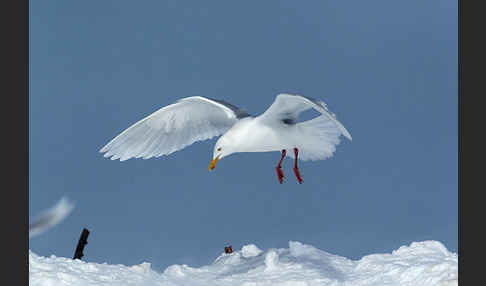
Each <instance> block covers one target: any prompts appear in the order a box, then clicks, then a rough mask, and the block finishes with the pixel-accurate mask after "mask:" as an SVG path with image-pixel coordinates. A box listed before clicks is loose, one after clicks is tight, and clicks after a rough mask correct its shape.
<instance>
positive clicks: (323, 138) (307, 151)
mask: <svg viewBox="0 0 486 286" xmlns="http://www.w3.org/2000/svg"><path fill="white" fill-rule="evenodd" d="M295 128H296V131H297V132H298V133H299V135H298V138H299V139H300V140H299V142H297V143H296V144H295V145H296V146H297V148H299V156H298V158H299V159H301V160H303V161H307V160H324V159H327V158H329V157H331V156H332V155H333V153H334V151H336V146H337V145H338V144H339V143H340V139H339V136H340V135H344V134H343V132H342V130H341V129H340V128H339V126H337V124H336V123H335V122H333V121H330V120H329V119H328V118H327V117H326V116H324V115H321V116H318V117H316V118H314V119H311V120H308V121H304V122H300V123H297V124H296V125H295ZM289 156H290V157H292V158H293V157H294V155H293V152H289Z"/></svg>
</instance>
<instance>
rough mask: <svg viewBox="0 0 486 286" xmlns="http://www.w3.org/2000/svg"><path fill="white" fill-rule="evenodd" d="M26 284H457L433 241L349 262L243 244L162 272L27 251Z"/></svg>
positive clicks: (453, 266)
mask: <svg viewBox="0 0 486 286" xmlns="http://www.w3.org/2000/svg"><path fill="white" fill-rule="evenodd" d="M29 285H31V286H37V285H38V286H40V285H45V286H48V285H72V286H78V285H79V286H84V285H93V286H102V285H103V286H111V285H148V286H150V285H167V286H179V285H181V286H182V285H191V286H198V285H215V286H224V285H239V286H266V285H282V286H284V285H285V286H314V285H355V286H359V285H382V286H386V285H413V286H420V285H427V286H432V285H441V286H446V285H458V256H457V254H456V253H452V252H449V251H448V250H447V249H446V248H445V247H444V245H443V244H442V243H440V242H438V241H422V242H413V243H411V244H410V245H408V246H402V247H400V248H399V249H397V250H394V251H392V253H384V254H371V255H367V256H364V257H363V258H361V259H360V260H350V259H347V258H345V257H341V256H338V255H333V254H330V253H327V252H325V251H322V250H319V249H317V248H315V247H313V246H311V245H306V244H303V243H300V242H297V241H290V242H289V247H288V248H279V249H276V248H271V249H268V250H265V251H262V250H260V249H259V248H258V247H257V246H256V245H253V244H250V245H245V246H243V247H242V249H241V250H239V251H234V252H233V253H231V254H226V253H222V254H221V255H219V257H217V258H216V259H215V261H214V262H213V263H212V264H210V265H207V266H202V267H200V268H194V267H190V266H188V265H185V264H183V265H172V266H169V267H167V269H165V270H164V271H162V272H158V271H156V270H154V269H152V268H151V264H150V263H147V262H144V263H142V264H140V265H134V266H125V265H121V264H118V265H110V264H107V263H103V264H99V263H92V262H85V261H82V260H78V259H76V260H72V259H70V258H63V257H56V256H54V255H51V256H50V257H41V256H38V255H36V254H35V253H33V252H32V251H30V250H29Z"/></svg>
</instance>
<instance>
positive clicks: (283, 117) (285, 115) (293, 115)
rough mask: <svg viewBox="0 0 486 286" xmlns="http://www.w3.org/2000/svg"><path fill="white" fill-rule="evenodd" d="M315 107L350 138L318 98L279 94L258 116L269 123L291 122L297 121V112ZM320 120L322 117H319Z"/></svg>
mask: <svg viewBox="0 0 486 286" xmlns="http://www.w3.org/2000/svg"><path fill="white" fill-rule="evenodd" d="M311 108H313V109H315V110H317V111H318V112H320V113H321V114H322V115H324V116H325V119H326V120H325V121H329V122H328V124H331V125H335V127H336V128H337V129H338V130H339V131H340V133H341V134H342V135H344V136H345V137H346V138H348V139H349V140H352V138H351V135H350V134H349V132H348V131H347V130H346V128H344V126H343V125H342V124H341V123H340V122H339V121H338V120H337V119H336V115H335V114H334V113H332V112H330V111H329V110H328V109H327V106H326V104H325V103H324V102H323V101H322V100H319V99H315V98H311V97H306V96H302V95H292V94H279V95H277V97H276V98H275V101H274V102H273V103H272V105H271V106H270V107H269V108H268V109H267V110H266V111H265V112H264V113H263V114H262V115H260V116H259V118H260V119H261V120H262V121H263V122H267V123H269V124H272V123H275V122H277V121H280V122H282V121H283V122H285V123H293V122H296V121H297V118H298V117H299V114H300V113H302V112H303V111H306V110H308V109H311ZM321 121H322V119H321Z"/></svg>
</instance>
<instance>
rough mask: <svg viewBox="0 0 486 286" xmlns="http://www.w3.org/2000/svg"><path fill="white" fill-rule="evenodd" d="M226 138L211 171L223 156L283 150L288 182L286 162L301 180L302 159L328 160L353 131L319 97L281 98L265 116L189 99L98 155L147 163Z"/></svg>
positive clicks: (145, 122)
mask: <svg viewBox="0 0 486 286" xmlns="http://www.w3.org/2000/svg"><path fill="white" fill-rule="evenodd" d="M310 109H314V110H316V111H318V112H319V113H320V115H319V116H317V117H315V118H313V119H310V120H307V121H302V122H299V121H298V119H299V115H300V114H301V113H302V112H303V111H306V110H310ZM220 135H222V136H221V137H220V138H219V139H218V140H217V142H216V144H215V145H214V149H213V158H212V160H211V162H210V164H209V170H210V171H212V170H213V169H214V168H215V166H216V163H218V161H219V160H221V159H222V158H224V157H226V156H228V155H230V154H233V153H238V152H272V151H278V152H281V157H280V161H279V162H278V164H277V166H276V167H275V169H276V173H277V178H278V181H279V182H280V184H282V182H283V179H284V177H285V176H284V173H283V171H282V160H283V159H284V158H285V156H286V155H288V156H289V157H291V158H294V169H293V170H294V174H295V176H296V178H297V180H298V182H299V184H300V183H302V182H303V179H302V176H301V174H300V171H299V168H298V166H297V161H298V159H300V160H302V161H307V160H324V159H327V158H329V157H331V156H332V155H333V152H334V151H335V150H336V147H335V146H336V145H338V144H339V142H340V141H339V137H340V135H343V136H344V137H346V138H348V139H349V140H350V141H351V140H352V138H351V135H350V134H349V132H348V131H347V130H346V128H344V126H343V125H342V124H341V123H340V122H339V121H338V120H337V119H336V115H335V114H333V113H331V112H330V111H329V110H328V108H327V105H326V104H325V103H324V102H323V101H322V100H318V99H314V98H311V97H306V96H302V95H292V94H285V93H284V94H278V95H277V96H276V98H275V100H274V102H273V103H272V105H271V106H270V107H269V108H268V109H267V110H266V111H265V112H264V113H262V114H261V115H259V116H255V117H254V116H251V115H250V114H248V113H247V112H246V111H245V110H243V109H241V108H238V107H236V106H235V105H233V104H230V103H228V102H226V101H223V100H218V99H213V98H208V97H203V96H191V97H186V98H182V99H179V100H178V101H176V102H175V103H173V104H170V105H167V106H165V107H162V108H160V109H159V110H157V111H155V112H154V113H152V114H150V115H149V116H147V117H145V118H143V119H142V120H140V121H138V122H136V123H135V124H133V125H131V126H130V127H128V128H127V129H125V130H124V131H123V132H122V133H120V134H119V135H118V136H116V137H115V138H114V139H113V140H111V141H110V142H108V144H106V145H105V146H104V147H103V148H101V149H100V151H99V152H101V153H105V152H106V153H105V154H104V157H107V158H109V157H111V158H110V159H111V160H116V159H120V161H125V160H128V159H130V158H143V159H149V158H152V157H160V156H162V155H169V154H171V153H173V152H175V151H178V150H181V149H183V148H185V147H187V146H189V145H191V144H193V143H194V142H196V141H201V140H207V139H211V138H213V137H216V136H220Z"/></svg>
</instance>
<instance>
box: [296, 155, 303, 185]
mask: <svg viewBox="0 0 486 286" xmlns="http://www.w3.org/2000/svg"><path fill="white" fill-rule="evenodd" d="M294 154H295V161H294V173H295V177H296V178H297V180H298V181H299V184H302V182H303V180H302V176H301V175H300V172H299V167H297V157H298V156H299V149H297V148H294Z"/></svg>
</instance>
